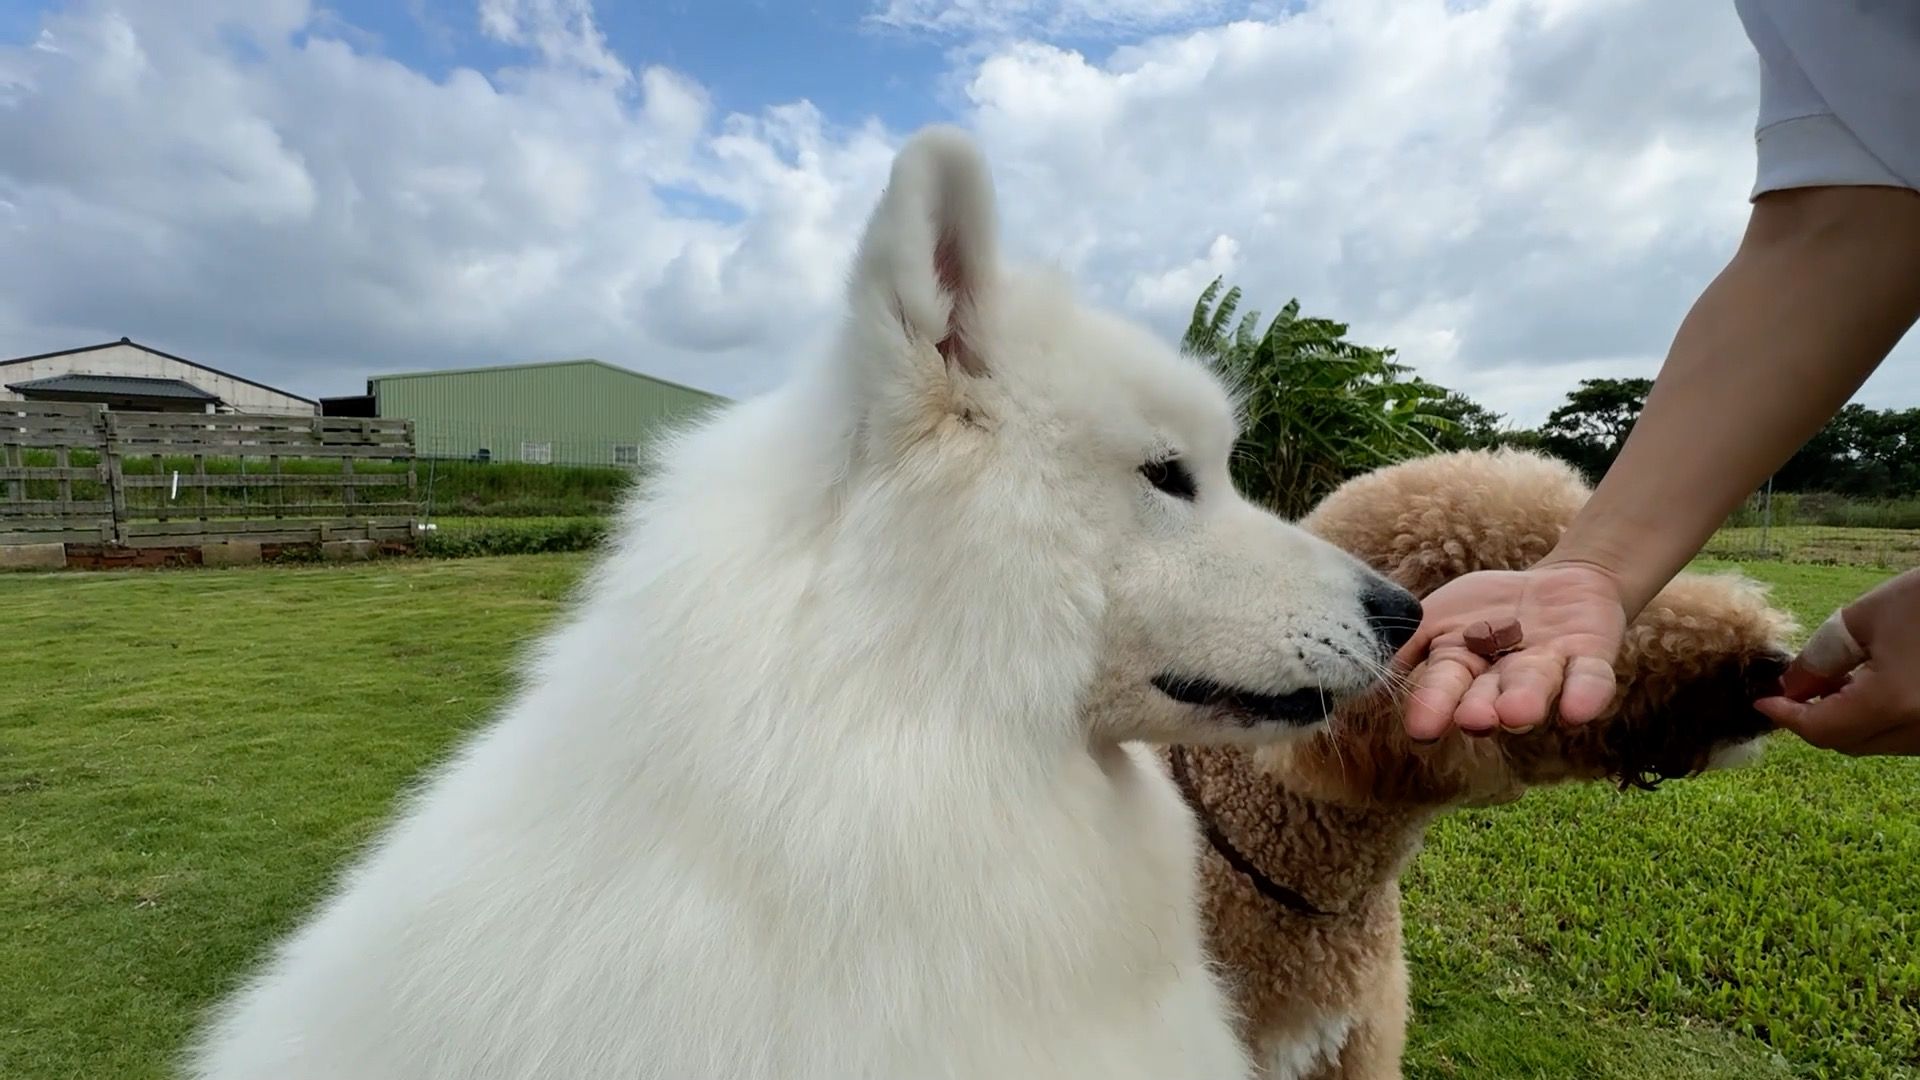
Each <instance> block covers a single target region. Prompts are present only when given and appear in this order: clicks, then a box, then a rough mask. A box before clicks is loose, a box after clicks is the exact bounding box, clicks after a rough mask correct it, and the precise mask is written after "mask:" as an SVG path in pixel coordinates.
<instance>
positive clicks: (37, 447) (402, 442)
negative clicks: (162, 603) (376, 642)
mask: <svg viewBox="0 0 1920 1080" xmlns="http://www.w3.org/2000/svg"><path fill="white" fill-rule="evenodd" d="M416 488H417V474H416V473H415V467H414V448H413V425H412V423H411V422H410V421H406V420H374V419H362V418H356V417H335V416H313V417H304V416H271V415H254V414H239V413H231V414H202V413H153V412H120V411H110V410H105V409H101V408H99V407H97V406H92V405H68V404H58V403H39V402H0V545H5V544H33V543H63V544H99V545H105V546H114V547H133V548H139V547H185V546H192V545H201V544H215V543H220V542H223V541H226V540H254V541H260V542H263V543H275V544H299V543H312V542H318V541H326V540H361V539H363V540H410V539H411V538H412V536H413V525H414V520H415V517H416V512H417V506H418V504H417V500H416V496H415V493H416Z"/></svg>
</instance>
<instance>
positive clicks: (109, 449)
mask: <svg viewBox="0 0 1920 1080" xmlns="http://www.w3.org/2000/svg"><path fill="white" fill-rule="evenodd" d="M97 430H98V432H99V435H100V456H101V457H102V458H104V459H105V460H106V463H107V497H108V498H109V499H111V500H112V501H113V542H114V543H115V544H118V545H119V546H121V547H126V546H127V480H126V475H125V474H124V473H123V472H121V470H120V439H119V434H118V430H117V429H116V427H115V426H114V420H113V410H112V409H107V408H102V409H101V410H100V425H99V428H98V429H97Z"/></svg>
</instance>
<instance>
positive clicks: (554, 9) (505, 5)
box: [480, 0, 633, 83]
mask: <svg viewBox="0 0 1920 1080" xmlns="http://www.w3.org/2000/svg"><path fill="white" fill-rule="evenodd" d="M480 28H481V29H482V30H484V31H485V32H486V34H487V36H488V37H491V38H493V39H494V40H495V41H500V42H504V43H506V44H508V45H522V46H526V47H528V48H531V49H533V50H535V51H536V52H538V53H539V55H540V57H541V58H542V59H544V60H546V61H547V62H548V63H550V64H556V65H560V66H564V67H570V68H574V69H576V70H579V71H584V72H587V73H589V74H593V75H598V76H601V77H604V78H608V79H612V80H613V81H614V82H622V83H623V82H626V81H627V80H628V79H630V78H632V77H633V73H632V72H630V71H628V70H627V65H625V64H623V63H621V62H620V59H619V58H618V57H616V56H614V55H613V53H612V52H611V51H610V50H609V49H608V48H607V39H606V36H605V35H604V34H602V33H601V32H600V28H599V26H597V25H595V23H594V20H593V0H480Z"/></svg>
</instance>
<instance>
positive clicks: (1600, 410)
mask: <svg viewBox="0 0 1920 1080" xmlns="http://www.w3.org/2000/svg"><path fill="white" fill-rule="evenodd" d="M1652 390H1653V380H1652V379H1582V380H1580V385H1579V387H1578V388H1577V389H1575V390H1574V391H1573V392H1572V393H1570V394H1568V395H1567V400H1566V403H1565V404H1563V405H1561V406H1560V407H1559V408H1557V409H1555V410H1553V412H1552V413H1549V414H1548V416H1547V421H1546V423H1544V424H1542V425H1540V433H1539V434H1540V445H1541V446H1542V447H1543V448H1544V449H1546V450H1547V451H1548V452H1549V453H1553V454H1556V455H1558V456H1560V457H1562V458H1564V459H1566V460H1567V461H1568V462H1570V463H1572V464H1573V465H1575V466H1577V467H1578V468H1579V469H1580V470H1581V471H1582V472H1584V473H1586V474H1587V478H1588V479H1589V480H1592V481H1594V482H1598V481H1599V479H1600V477H1601V476H1602V475H1604V474H1605V473H1606V471H1607V468H1608V466H1610V465H1612V464H1613V459H1614V458H1615V457H1616V456H1618V455H1619V453H1620V444H1621V443H1623V442H1625V441H1626V438H1627V433H1628V432H1631V431H1632V430H1633V425H1634V422H1635V421H1637V420H1639V419H1640V410H1641V408H1642V407H1643V406H1645V405H1646V401H1647V394H1648V393H1649V392H1651V391H1652Z"/></svg>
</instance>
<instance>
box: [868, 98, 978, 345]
mask: <svg viewBox="0 0 1920 1080" xmlns="http://www.w3.org/2000/svg"><path fill="white" fill-rule="evenodd" d="M997 229H998V223H997V221H996V216H995V210H994V196H993V181H992V178H991V177H990V175H989V174H988V171H987V163H986V159H985V158H984V157H983V156H982V155H981V153H980V151H979V149H978V148H977V147H975V145H974V143H973V140H972V139H971V138H969V137H968V136H967V135H966V134H965V133H963V132H961V131H960V130H959V129H957V128H953V127H947V126H934V127H930V128H927V129H925V130H923V131H921V132H920V133H919V134H917V135H915V136H914V137H913V138H912V139H911V140H910V141H909V142H908V143H907V144H906V146H904V147H903V148H902V149H901V150H900V154H899V156H898V157H896V158H895V159H894V162H893V172H892V176H891V177H890V178H889V180H888V182H887V189H886V192H885V193H884V194H883V195H882V196H881V199H880V205H879V206H878V207H877V208H876V209H875V210H874V212H873V217H872V218H871V219H869V221H868V223H867V231H866V235H865V236H864V237H862V238H861V241H860V249H859V254H858V256H857V258H856V260H855V279H854V282H853V303H854V307H855V310H856V312H857V313H859V314H861V315H864V316H865V317H866V324H867V328H868V329H873V328H874V327H875V324H876V323H878V324H879V328H880V329H881V332H882V333H883V334H885V333H891V334H893V335H896V336H897V337H898V340H897V341H895V342H893V344H895V345H897V346H900V348H897V349H888V350H885V351H886V352H888V353H890V354H892V355H891V357H890V360H892V361H898V362H904V363H906V364H908V365H911V366H919V365H922V364H927V365H931V364H933V363H934V362H935V361H937V363H938V365H939V367H940V368H941V369H942V371H940V372H939V373H940V374H944V375H946V376H948V377H953V376H967V377H974V378H978V377H982V376H986V375H988V374H989V373H990V372H989V369H990V366H991V365H990V363H989V361H988V357H987V355H986V353H985V351H984V342H983V341H982V334H981V332H980V331H981V305H982V303H983V301H984V300H985V298H986V294H987V290H988V287H989V285H990V284H991V282H992V280H993V277H994V275H995V273H996V272H997V270H998V259H999V256H998V252H997V250H996V247H997V245H996V236H995V234H996V232H997ZM876 359H878V358H876ZM866 374H867V376H868V377H869V378H881V379H885V378H888V377H890V376H897V375H899V374H901V373H899V372H892V373H890V372H885V371H870V372H867V373H866ZM907 374H909V376H910V377H911V376H912V375H916V374H917V375H920V376H922V377H924V376H925V375H927V374H930V373H928V372H924V371H919V372H908V373H907ZM916 381H918V380H916Z"/></svg>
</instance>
